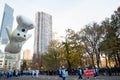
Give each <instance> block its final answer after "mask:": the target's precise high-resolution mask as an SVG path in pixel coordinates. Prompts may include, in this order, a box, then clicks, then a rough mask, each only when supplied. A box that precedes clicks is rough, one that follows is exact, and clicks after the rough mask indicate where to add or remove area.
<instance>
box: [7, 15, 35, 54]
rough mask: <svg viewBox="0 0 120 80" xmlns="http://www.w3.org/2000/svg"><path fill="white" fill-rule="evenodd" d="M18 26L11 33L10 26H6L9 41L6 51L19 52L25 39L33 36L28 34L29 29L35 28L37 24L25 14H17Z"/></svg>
mask: <svg viewBox="0 0 120 80" xmlns="http://www.w3.org/2000/svg"><path fill="white" fill-rule="evenodd" d="M16 20H17V23H18V25H17V28H16V29H15V30H14V31H13V32H12V33H11V32H10V30H9V28H8V27H7V28H6V31H7V34H8V38H9V40H10V41H9V43H8V44H7V46H6V47H5V52H9V53H14V54H15V53H19V52H20V51H21V48H22V46H23V44H24V43H25V41H26V40H27V39H29V38H30V37H31V35H30V34H27V31H28V30H30V29H33V28H34V27H35V24H34V23H33V22H32V21H31V20H29V19H28V18H26V17H24V16H21V15H20V16H17V18H16Z"/></svg>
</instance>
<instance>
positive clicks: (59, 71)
mask: <svg viewBox="0 0 120 80" xmlns="http://www.w3.org/2000/svg"><path fill="white" fill-rule="evenodd" d="M61 71H62V68H61V67H60V68H59V70H58V75H59V77H62V73H61Z"/></svg>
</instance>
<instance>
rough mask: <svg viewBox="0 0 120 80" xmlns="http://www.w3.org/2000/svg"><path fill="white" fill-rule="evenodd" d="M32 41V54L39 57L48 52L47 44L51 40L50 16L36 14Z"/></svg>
mask: <svg viewBox="0 0 120 80" xmlns="http://www.w3.org/2000/svg"><path fill="white" fill-rule="evenodd" d="M35 21H36V25H37V26H36V27H35V35H34V37H35V39H34V54H36V55H40V54H42V53H44V52H46V51H47V50H48V44H49V42H50V41H51V40H52V16H51V15H49V14H47V13H44V12H37V13H36V17H35Z"/></svg>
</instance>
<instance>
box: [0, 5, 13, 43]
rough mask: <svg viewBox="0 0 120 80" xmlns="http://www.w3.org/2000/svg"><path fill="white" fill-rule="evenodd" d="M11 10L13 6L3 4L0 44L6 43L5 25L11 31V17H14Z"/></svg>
mask: <svg viewBox="0 0 120 80" xmlns="http://www.w3.org/2000/svg"><path fill="white" fill-rule="evenodd" d="M13 11H14V10H13V8H11V7H10V6H9V5H7V4H5V7H4V12H3V18H2V23H1V27H0V43H1V44H7V43H8V35H7V31H6V27H9V29H10V30H11V31H12V26H13V19H14V17H13Z"/></svg>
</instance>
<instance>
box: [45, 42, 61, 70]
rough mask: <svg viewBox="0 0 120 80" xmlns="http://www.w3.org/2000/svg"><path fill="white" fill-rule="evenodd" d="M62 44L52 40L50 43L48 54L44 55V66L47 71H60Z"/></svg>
mask: <svg viewBox="0 0 120 80" xmlns="http://www.w3.org/2000/svg"><path fill="white" fill-rule="evenodd" d="M60 46H61V44H60V42H59V41H57V40H52V41H51V42H50V43H49V47H48V52H46V53H45V54H44V64H45V66H46V68H47V69H56V70H57V69H59V66H60V61H59V56H60Z"/></svg>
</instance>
